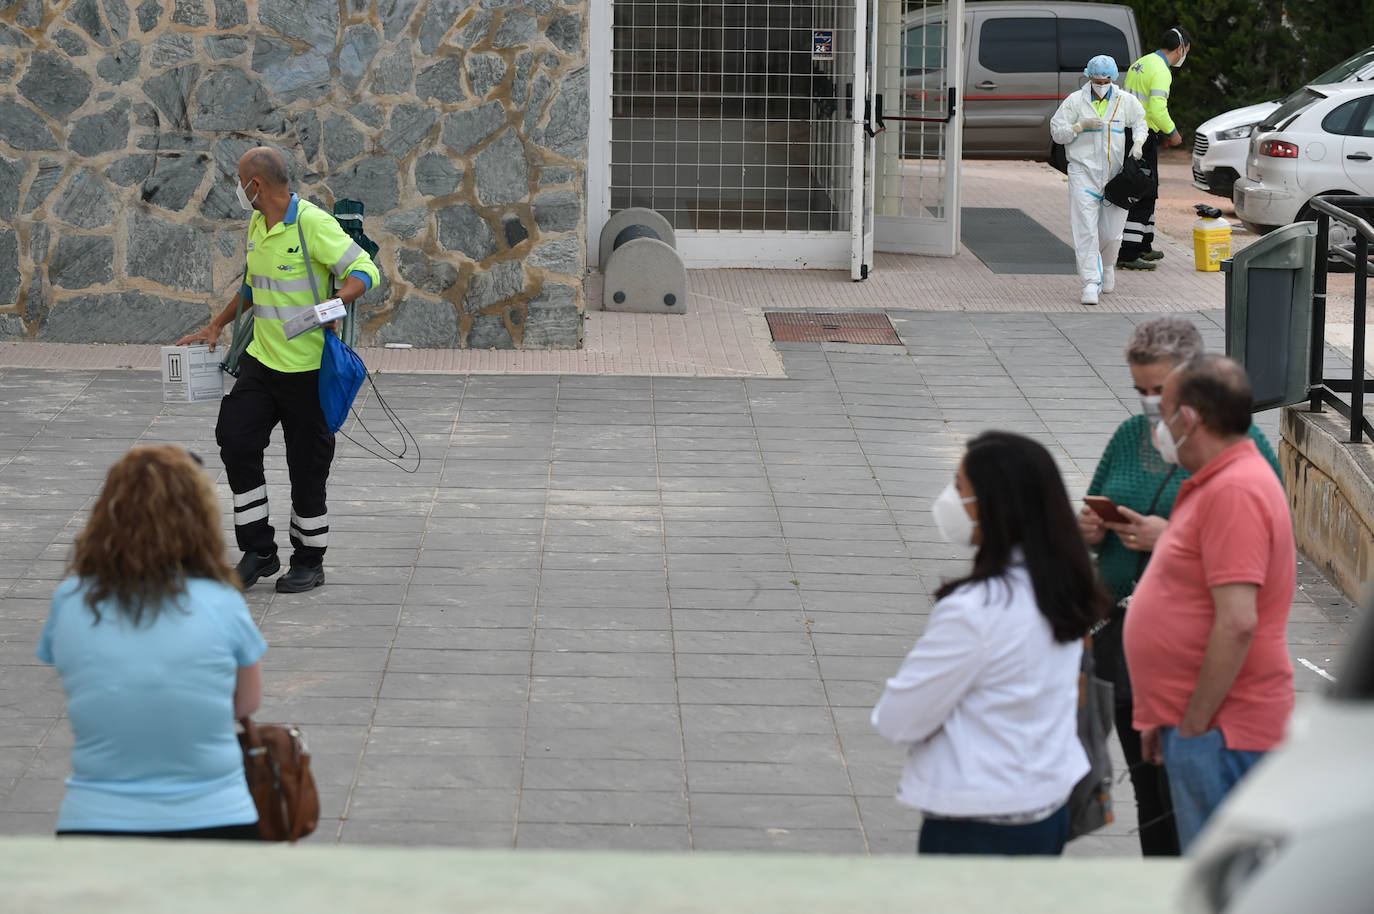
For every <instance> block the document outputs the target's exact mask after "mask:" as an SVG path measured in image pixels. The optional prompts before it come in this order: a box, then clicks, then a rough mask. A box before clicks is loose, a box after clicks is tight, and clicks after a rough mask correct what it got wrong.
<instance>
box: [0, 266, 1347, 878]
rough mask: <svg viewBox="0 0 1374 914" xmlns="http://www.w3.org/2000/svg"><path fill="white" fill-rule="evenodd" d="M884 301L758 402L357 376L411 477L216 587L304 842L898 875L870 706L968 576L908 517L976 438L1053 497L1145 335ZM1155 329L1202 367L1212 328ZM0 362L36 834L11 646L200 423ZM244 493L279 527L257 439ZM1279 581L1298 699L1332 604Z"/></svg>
mask: <svg viewBox="0 0 1374 914" xmlns="http://www.w3.org/2000/svg"><path fill="white" fill-rule="evenodd" d="M745 279H747V280H748V282H752V281H753V280H752V279H750V278H747V277H746V278H745ZM1050 279H1052V278H1050ZM1036 280H1037V282H1047V281H1049V280H1047V279H1045V278H1040V277H1037V278H1036ZM731 281H732V282H736V284H738V282H743V281H744V280H740V279H739V278H737V277H732V278H731ZM814 297H815V296H814V295H813V298H814ZM886 307H888V308H889V313H890V314H891V315H892V316H893V318H894V324H895V325H896V326H897V327H898V330H899V332H900V334H901V337H902V340H903V346H901V347H888V348H884V349H881V350H880V349H879V347H863V346H829V345H820V344H791V345H787V346H779V347H777V348H776V350H773V349H771V347H769V348H770V351H773V352H775V354H776V355H777V358H778V360H779V361H778V367H779V371H778V373H777V375H776V376H774V377H753V378H747V377H733V378H728V377H718V378H685V377H664V376H662V375H661V374H658V375H645V376H636V377H631V376H620V377H610V376H598V375H593V374H583V375H578V374H563V375H519V374H508V375H498V374H490V375H476V374H474V375H463V376H446V375H435V374H414V373H412V374H406V373H391V372H387V373H384V374H383V376H382V383H383V385H389V386H388V395H389V399H390V401H391V402H392V403H393V405H394V406H396V408H397V409H398V410H399V412H400V413H401V415H402V417H403V418H405V420H406V421H407V423H408V424H411V425H412V429H413V430H416V431H418V432H421V433H422V434H421V435H420V438H421V444H422V449H423V451H424V455H425V457H424V460H423V461H422V463H421V468H420V472H418V473H416V474H414V475H406V474H403V473H400V472H399V471H397V470H395V469H393V468H391V467H387V466H385V465H382V464H379V463H377V462H376V461H375V459H373V458H370V457H368V456H367V455H366V454H365V453H363V452H362V451H361V450H360V449H359V448H358V447H357V446H356V445H355V444H353V443H352V442H350V441H347V440H341V441H340V444H339V457H338V460H337V462H336V464H335V472H334V474H333V478H332V480H331V502H332V504H331V511H332V513H334V514H335V515H336V518H337V523H336V528H335V530H334V531H333V536H332V544H331V549H330V552H329V554H328V557H327V560H326V571H327V574H328V576H329V583H328V584H327V585H326V586H325V587H324V588H321V589H320V590H317V591H314V592H311V593H308V594H300V595H285V594H276V593H275V592H274V591H272V590H271V589H270V586H268V585H266V584H263V585H259V586H258V587H256V588H254V589H253V590H252V591H251V592H250V593H249V595H248V598H249V603H250V606H251V607H252V609H253V612H254V614H255V616H256V618H257V619H258V620H259V622H260V624H261V626H262V629H263V631H264V634H265V635H266V636H267V638H268V641H269V643H270V645H271V647H270V650H269V651H268V653H267V655H266V656H265V658H264V666H265V668H266V670H267V676H266V681H267V688H266V691H267V696H266V699H265V703H264V707H263V710H262V712H261V715H260V716H262V717H263V718H264V719H277V718H281V719H291V720H293V721H296V722H300V723H303V724H306V725H307V728H308V731H309V733H310V735H311V736H312V743H313V744H314V749H315V767H316V771H317V774H318V776H319V779H320V783H321V788H322V792H323V794H324V801H325V807H326V809H325V813H326V821H325V822H324V823H323V824H322V826H321V828H320V829H319V831H317V833H316V834H315V835H314V836H312V837H311V838H310V839H309V840H308V842H307V843H309V844H326V843H340V844H356V843H380V844H433V845H453V846H466V847H480V848H519V849H522V850H525V851H528V850H529V849H532V848H564V847H570V848H579V849H586V848H602V849H615V848H635V849H640V850H644V849H652V848H658V849H664V850H679V851H680V850H696V851H709V850H720V851H729V852H736V853H737V852H740V851H761V852H768V853H780V852H781V853H802V852H805V853H815V852H825V853H834V854H850V853H857V854H863V853H870V854H900V855H909V854H911V852H912V848H913V847H914V843H915V835H916V831H917V829H918V828H919V818H918V816H917V815H916V814H915V813H913V812H911V811H910V810H907V809H905V808H903V807H901V806H899V805H898V804H897V803H896V802H895V801H894V800H893V799H892V798H891V794H892V791H893V789H894V788H895V785H896V781H897V777H898V775H899V773H900V769H901V765H902V757H901V752H900V751H899V750H897V749H895V748H894V747H891V746H889V745H887V744H885V743H884V742H883V741H882V740H881V739H879V738H878V737H877V736H876V735H875V734H874V733H873V732H872V730H871V728H870V727H869V725H868V722H867V713H868V708H869V707H870V706H871V703H872V701H873V700H874V698H875V697H876V695H877V694H878V692H879V690H880V689H881V684H882V681H883V679H884V677H886V676H887V675H889V674H890V673H891V672H892V671H893V670H894V669H895V668H896V666H897V663H898V662H899V660H900V657H901V656H902V654H903V653H904V652H905V651H906V649H907V648H908V647H909V646H910V644H911V642H912V641H913V640H914V638H915V637H917V636H918V634H919V632H920V631H921V630H922V628H923V627H924V624H925V621H926V618H927V617H928V613H929V610H930V606H931V597H930V596H929V594H930V592H931V591H932V590H934V589H935V588H936V587H937V586H938V584H939V582H940V581H941V580H942V579H943V578H945V577H948V576H952V575H954V574H957V573H959V572H960V571H961V570H962V569H963V567H964V565H963V562H964V561H965V560H964V559H962V558H961V556H960V554H959V553H958V551H957V550H954V549H952V548H951V547H950V546H948V544H945V543H943V542H942V541H941V540H940V539H939V537H938V535H937V533H936V531H935V529H934V527H933V524H932V523H931V521H930V516H929V503H930V499H931V498H932V497H933V496H934V494H935V493H937V492H938V491H939V489H940V488H942V487H943V486H944V485H945V483H946V482H947V481H948V479H949V478H950V475H951V473H952V472H953V468H954V465H955V463H956V462H957V460H958V457H959V454H960V452H961V449H962V446H963V441H964V439H965V437H966V436H967V435H969V434H973V433H976V432H978V431H981V430H982V429H984V428H990V427H1001V428H1021V429H1025V430H1027V431H1028V432H1029V433H1031V434H1034V435H1035V436H1036V437H1037V438H1039V439H1040V440H1041V441H1043V442H1044V443H1045V444H1046V445H1047V446H1048V447H1050V449H1051V450H1052V452H1053V453H1055V455H1056V459H1057V460H1058V461H1059V465H1060V467H1061V469H1062V471H1063V472H1064V474H1065V480H1066V483H1067V485H1068V488H1069V490H1070V492H1071V494H1074V495H1078V494H1080V493H1081V492H1082V491H1084V489H1085V488H1086V486H1087V484H1088V481H1089V479H1090V476H1091V473H1092V471H1093V469H1094V468H1095V466H1096V461H1097V458H1098V457H1099V456H1100V454H1101V452H1102V449H1103V448H1104V447H1105V445H1106V442H1107V439H1108V438H1109V437H1110V435H1111V433H1112V432H1113V431H1114V429H1115V427H1116V426H1117V424H1119V422H1120V421H1121V420H1123V419H1124V418H1126V417H1127V416H1128V415H1130V413H1131V412H1132V411H1134V410H1135V409H1137V408H1138V407H1137V404H1136V402H1135V395H1134V392H1133V391H1132V390H1131V389H1130V383H1129V377H1128V374H1127V372H1126V369H1125V366H1124V364H1123V363H1122V359H1121V346H1122V344H1123V342H1124V339H1125V337H1126V335H1127V334H1128V333H1129V331H1130V328H1131V327H1132V326H1133V325H1134V323H1135V322H1136V321H1139V320H1144V319H1147V318H1148V317H1149V316H1151V313H1150V312H1148V311H1145V310H1138V311H1137V310H1135V309H1126V310H1129V311H1130V313H1109V312H1105V311H1104V312H1101V313H1095V314H1081V313H1072V312H1067V311H1052V310H1051V311H1041V312H1023V313H1014V314H1008V313H1000V314H999V313H992V312H990V311H978V310H965V311H944V312H941V313H938V314H933V313H929V312H921V311H915V310H898V305H897V303H896V302H889V303H888V304H887V305H886ZM1184 313H1187V314H1189V315H1190V316H1191V317H1192V318H1193V319H1194V320H1195V321H1197V322H1198V323H1199V325H1200V326H1201V327H1202V329H1203V332H1204V335H1205V336H1206V337H1207V339H1208V341H1209V343H1211V344H1212V345H1217V344H1218V343H1219V342H1220V332H1221V316H1220V314H1219V313H1218V312H1216V311H1197V310H1196V306H1190V307H1189V309H1188V310H1185V311H1184ZM8 357H9V356H8V355H6V354H5V353H0V417H3V418H2V420H0V425H3V439H0V544H3V548H4V553H5V557H6V562H5V568H4V569H3V572H2V573H0V719H3V721H4V724H5V725H4V726H3V727H0V833H3V834H29V835H41V834H45V833H48V832H50V831H51V829H52V827H53V824H54V822H55V819H56V811H57V806H58V804H59V802H60V799H61V794H62V782H61V778H62V777H64V776H65V775H66V773H67V753H68V751H69V746H70V733H69V731H68V729H67V724H66V720H65V717H64V709H63V703H62V699H61V692H60V688H59V686H58V683H57V679H56V677H55V675H54V674H53V673H52V671H51V670H49V669H47V668H46V667H43V666H42V665H40V664H39V663H38V662H37V660H36V659H35V658H34V657H33V647H34V643H35V641H36V639H37V636H38V632H39V631H40V630H41V627H42V621H43V619H44V618H45V616H46V611H47V599H48V597H49V596H50V594H51V592H52V589H53V587H54V586H55V584H56V582H57V581H58V580H59V579H60V577H61V576H62V574H63V572H64V568H65V560H66V556H67V554H68V551H69V548H70V544H71V541H72V538H73V536H74V535H75V534H76V532H78V531H79V529H80V527H81V524H82V523H83V521H84V517H85V511H86V510H88V508H89V505H90V503H91V502H92V500H93V498H94V497H95V495H96V494H97V493H98V490H99V486H100V483H101V480H102V479H103V475H104V472H105V469H106V468H107V467H108V465H109V464H110V463H111V462H112V461H113V460H115V459H117V457H118V455H119V454H120V453H122V451H123V450H124V449H125V448H127V447H128V446H129V445H130V444H133V443H148V442H159V441H169V440H170V441H181V442H184V443H185V444H186V445H187V446H190V447H192V448H194V449H197V450H198V451H200V452H201V453H202V455H203V456H204V457H205V458H206V463H207V467H208V468H209V470H210V472H211V473H212V474H213V475H214V476H215V478H216V483H217V486H218V491H219V494H220V496H221V500H222V501H223V502H224V504H225V505H227V504H228V503H229V498H228V494H229V493H228V489H227V486H226V485H225V483H224V477H223V470H222V466H221V465H220V463H219V460H218V455H217V454H216V453H215V447H214V445H213V440H212V439H213V424H214V408H213V405H209V406H204V405H194V404H180V405H163V404H161V403H160V402H159V384H158V379H157V377H156V376H155V375H154V374H153V373H151V372H149V371H140V370H129V369H123V370H121V369H113V368H103V367H80V366H69V367H64V368H61V370H57V369H56V368H54V369H52V370H46V369H41V368H37V367H4V366H5V365H8V364H10V363H9V362H6V361H5V358H8ZM1331 358H1332V360H1333V364H1336V365H1338V364H1339V363H1340V355H1339V353H1332V355H1331ZM126 364H127V363H126ZM365 408H366V407H365ZM1275 418H1276V417H1275V414H1273V413H1268V414H1261V415H1260V417H1259V419H1260V422H1261V426H1262V427H1264V428H1265V429H1266V430H1267V431H1268V432H1269V433H1270V436H1271V439H1275V434H1276V425H1277V423H1276V421H1275ZM1275 440H1276V439H1275ZM268 480H269V491H270V492H271V497H272V499H273V502H272V503H273V505H274V506H276V507H285V506H286V504H287V498H286V494H287V493H286V473H285V464H284V457H283V454H282V452H281V445H280V441H279V440H278V441H277V442H274V445H273V447H272V449H271V450H270V451H269V455H268ZM227 523H228V522H227V521H226V527H225V530H226V533H228V532H229V528H228V526H227ZM282 539H283V541H284V540H285V537H284V535H283V536H282ZM1301 572H1302V575H1301V585H1302V586H1301V589H1300V591H1299V594H1298V596H1297V598H1296V599H1295V602H1294V607H1293V615H1292V623H1291V625H1290V629H1289V635H1290V638H1289V642H1290V652H1291V654H1292V656H1293V658H1294V661H1295V664H1296V665H1297V669H1298V679H1297V682H1298V687H1299V689H1300V691H1302V692H1303V693H1312V692H1314V691H1319V690H1321V689H1322V688H1324V687H1325V686H1326V685H1327V682H1328V680H1327V679H1326V678H1325V676H1326V675H1333V674H1334V672H1335V671H1337V670H1338V669H1339V663H1340V660H1341V657H1342V656H1343V654H1344V651H1345V648H1346V646H1347V645H1348V644H1349V640H1350V638H1351V636H1352V633H1353V629H1354V625H1355V623H1356V621H1357V620H1358V616H1359V614H1358V611H1357V610H1356V608H1355V607H1353V606H1351V604H1349V602H1348V601H1345V600H1344V599H1343V598H1341V597H1340V596H1339V594H1338V593H1336V592H1335V590H1334V589H1333V588H1331V586H1330V585H1329V583H1327V582H1326V581H1324V580H1323V579H1322V578H1321V576H1320V575H1319V574H1318V573H1317V572H1316V571H1315V569H1313V568H1311V567H1310V566H1308V565H1306V564H1304V565H1303V567H1302V568H1301ZM1116 794H1117V801H1118V809H1119V810H1121V813H1122V815H1121V817H1120V820H1119V822H1118V823H1117V824H1115V825H1114V826H1112V827H1111V828H1110V829H1106V830H1104V831H1103V832H1100V833H1098V834H1096V835H1093V836H1090V837H1089V838H1087V839H1082V840H1080V841H1079V842H1075V844H1074V845H1072V846H1071V847H1070V853H1071V854H1073V855H1088V856H1094V855H1098V856H1102V855H1105V856H1131V855H1134V854H1136V853H1137V851H1138V845H1137V844H1136V841H1135V837H1134V832H1133V829H1134V828H1135V821H1134V814H1133V808H1132V805H1131V797H1130V788H1129V782H1128V781H1127V780H1126V779H1125V778H1124V777H1122V778H1120V779H1119V781H1118V783H1117V785H1116Z"/></svg>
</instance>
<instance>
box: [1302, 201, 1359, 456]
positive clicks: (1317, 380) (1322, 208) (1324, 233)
mask: <svg viewBox="0 0 1374 914" xmlns="http://www.w3.org/2000/svg"><path fill="white" fill-rule="evenodd" d="M1311 206H1312V209H1314V210H1316V213H1317V244H1316V258H1315V259H1316V263H1315V264H1314V269H1313V274H1312V349H1311V353H1310V361H1309V362H1308V367H1309V369H1310V373H1309V375H1308V377H1310V378H1312V379H1314V380H1313V381H1312V383H1311V384H1309V386H1308V392H1309V393H1310V394H1311V410H1312V412H1314V413H1319V412H1321V411H1322V406H1323V404H1324V405H1327V406H1330V407H1331V408H1332V409H1334V410H1336V412H1338V413H1340V414H1341V415H1342V416H1344V417H1345V418H1346V419H1349V420H1350V441H1351V442H1352V443H1354V444H1359V443H1360V442H1361V441H1362V440H1363V436H1364V435H1369V437H1370V438H1371V439H1374V425H1371V424H1370V422H1369V420H1368V419H1367V418H1365V415H1364V395H1365V394H1366V393H1367V392H1374V386H1371V385H1369V384H1368V383H1367V382H1366V381H1365V379H1364V374H1365V371H1364V349H1365V346H1364V334H1365V324H1366V322H1365V306H1366V303H1367V301H1366V299H1367V295H1366V292H1367V289H1366V286H1367V285H1368V282H1369V250H1370V244H1371V242H1374V225H1370V224H1369V222H1368V221H1366V220H1365V219H1362V218H1361V217H1359V216H1357V215H1355V214H1354V213H1353V212H1350V210H1349V209H1346V208H1345V207H1351V208H1355V207H1358V208H1360V209H1362V210H1365V211H1371V210H1374V197H1360V196H1354V195H1351V194H1330V195H1326V196H1321V197H1314V198H1313V199H1312V203H1311ZM1332 219H1335V220H1337V221H1338V222H1342V223H1344V224H1346V225H1349V226H1350V227H1351V228H1353V229H1354V230H1355V244H1354V248H1355V250H1354V251H1350V250H1348V249H1347V246H1344V245H1342V246H1341V247H1337V248H1335V249H1334V250H1329V249H1330V242H1331V220H1332ZM1332 253H1334V254H1335V255H1336V256H1337V257H1339V258H1340V259H1341V260H1342V261H1344V262H1345V263H1347V264H1350V265H1351V266H1353V267H1354V268H1355V339H1354V341H1353V345H1352V347H1351V363H1352V364H1351V367H1350V380H1349V381H1348V382H1347V381H1346V380H1345V379H1344V378H1327V377H1326V376H1325V373H1326V359H1325V356H1326V275H1327V263H1328V258H1329V257H1330V255H1331V254H1332ZM1341 393H1346V394H1349V395H1350V402H1349V403H1346V402H1345V401H1344V400H1342V399H1341V398H1340V397H1339V396H1338V394H1341Z"/></svg>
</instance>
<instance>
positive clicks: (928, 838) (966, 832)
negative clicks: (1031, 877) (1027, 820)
mask: <svg viewBox="0 0 1374 914" xmlns="http://www.w3.org/2000/svg"><path fill="white" fill-rule="evenodd" d="M1068 840H1069V804H1067V803H1065V804H1064V805H1063V806H1061V807H1059V810H1058V811H1057V812H1055V813H1053V814H1052V815H1050V817H1049V818H1048V819H1041V820H1040V821H1039V822H1032V823H1031V824H1029V825H993V824H992V823H991V822H975V821H972V820H970V819H930V818H928V819H926V820H925V821H924V822H922V823H921V837H920V839H919V841H918V842H917V844H916V850H917V852H918V853H922V854H995V855H1012V856H1020V855H1024V854H1039V855H1043V856H1049V857H1058V856H1059V855H1060V854H1062V853H1063V852H1064V844H1065V843H1066V842H1067V841H1068Z"/></svg>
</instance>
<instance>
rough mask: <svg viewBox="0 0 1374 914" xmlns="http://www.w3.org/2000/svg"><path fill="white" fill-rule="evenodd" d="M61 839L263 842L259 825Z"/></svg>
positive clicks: (74, 834)
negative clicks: (189, 839) (169, 839)
mask: <svg viewBox="0 0 1374 914" xmlns="http://www.w3.org/2000/svg"><path fill="white" fill-rule="evenodd" d="M57 837H59V838H176V839H187V838H191V839H199V840H202V841H261V840H262V832H260V831H258V823H256V822H253V823H250V824H248V825H218V826H215V827H213V828H191V829H187V830H185V831H85V830H79V831H60V832H58V833H57Z"/></svg>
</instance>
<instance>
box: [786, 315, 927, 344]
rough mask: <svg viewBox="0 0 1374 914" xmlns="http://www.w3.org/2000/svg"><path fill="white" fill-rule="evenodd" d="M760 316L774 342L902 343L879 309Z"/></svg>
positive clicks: (890, 323)
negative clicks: (766, 324) (764, 320)
mask: <svg viewBox="0 0 1374 914" xmlns="http://www.w3.org/2000/svg"><path fill="white" fill-rule="evenodd" d="M763 316H764V317H766V318H767V319H768V329H769V331H770V332H772V334H773V340H774V341H775V342H778V343H872V344H877V345H880V346H900V345H902V341H901V340H900V339H898V337H897V331H896V329H894V328H893V326H892V322H891V321H890V320H888V319H887V315H886V314H883V313H882V312H880V311H829V312H817V311H765V312H763Z"/></svg>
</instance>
